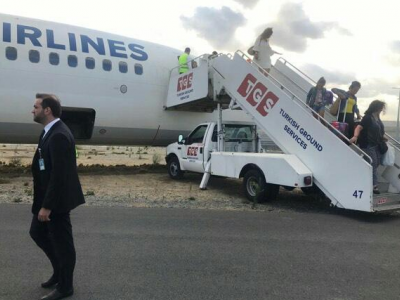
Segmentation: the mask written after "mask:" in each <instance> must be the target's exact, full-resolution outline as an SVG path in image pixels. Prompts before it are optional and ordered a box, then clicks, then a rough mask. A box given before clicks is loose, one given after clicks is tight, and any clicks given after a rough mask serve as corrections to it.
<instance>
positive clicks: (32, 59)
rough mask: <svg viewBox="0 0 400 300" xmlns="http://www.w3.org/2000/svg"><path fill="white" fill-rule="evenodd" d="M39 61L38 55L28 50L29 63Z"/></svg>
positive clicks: (35, 51)
mask: <svg viewBox="0 0 400 300" xmlns="http://www.w3.org/2000/svg"><path fill="white" fill-rule="evenodd" d="M39 60H40V53H39V51H37V50H30V51H29V61H30V62H32V63H35V64H36V63H38V62H39Z"/></svg>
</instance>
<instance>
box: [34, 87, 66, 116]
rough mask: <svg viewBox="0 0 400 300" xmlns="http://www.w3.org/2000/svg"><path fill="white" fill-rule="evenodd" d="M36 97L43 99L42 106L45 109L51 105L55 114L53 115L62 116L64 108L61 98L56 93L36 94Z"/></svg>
mask: <svg viewBox="0 0 400 300" xmlns="http://www.w3.org/2000/svg"><path fill="white" fill-rule="evenodd" d="M36 99H41V100H42V107H43V109H45V108H47V107H49V108H50V109H51V112H52V114H53V117H55V118H59V117H61V113H62V109H61V103H60V100H59V99H58V97H57V96H56V95H52V94H40V93H38V94H36Z"/></svg>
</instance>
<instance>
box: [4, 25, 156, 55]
mask: <svg viewBox="0 0 400 300" xmlns="http://www.w3.org/2000/svg"><path fill="white" fill-rule="evenodd" d="M15 38H16V40H15ZM57 39H58V40H57ZM61 39H62V40H68V43H65V44H62V43H60V42H59V40H61ZM43 40H44V41H43ZM15 41H16V42H17V43H18V44H21V45H25V44H26V42H27V41H30V42H31V43H32V45H33V46H35V47H47V48H50V49H57V50H68V51H74V52H77V51H78V50H79V51H82V52H83V53H89V51H96V52H97V53H98V54H100V55H106V45H107V46H108V50H109V55H110V56H112V57H118V58H128V55H129V57H130V58H132V59H135V60H138V61H145V60H147V59H148V55H147V53H146V52H145V51H144V50H143V49H144V47H143V46H141V45H139V44H133V43H131V44H128V45H125V43H124V42H122V41H116V40H111V39H107V40H106V41H105V40H104V39H103V38H99V37H96V38H92V37H89V36H87V35H84V34H79V35H78V34H75V33H71V32H68V36H60V35H57V34H55V32H54V30H52V29H46V30H45V33H44V34H43V32H42V30H41V29H39V28H36V27H32V26H26V25H20V24H17V25H16V26H15V27H14V26H12V24H11V23H6V22H4V23H3V42H5V43H12V42H15ZM78 41H80V43H78ZM78 45H79V49H78ZM90 49H92V50H90ZM129 50H130V51H129ZM128 51H129V52H128Z"/></svg>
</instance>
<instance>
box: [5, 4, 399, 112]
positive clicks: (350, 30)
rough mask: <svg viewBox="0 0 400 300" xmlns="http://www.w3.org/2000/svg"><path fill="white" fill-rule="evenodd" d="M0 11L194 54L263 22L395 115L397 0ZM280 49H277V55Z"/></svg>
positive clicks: (327, 73) (223, 46)
mask: <svg viewBox="0 0 400 300" xmlns="http://www.w3.org/2000/svg"><path fill="white" fill-rule="evenodd" d="M0 4H1V5H0V12H1V13H6V14H12V15H19V16H24V17H32V18H38V19H44V20H49V21H57V22H61V23H66V24H72V25H77V26H83V27H87V28H92V29H97V30H101V31H107V32H112V33H116V34H119V35H124V36H129V37H133V38H137V39H142V40H146V41H151V42H156V43H161V44H165V45H168V46H171V47H174V48H177V49H184V47H186V46H190V47H191V48H192V51H193V52H194V54H198V55H200V54H203V53H210V52H211V51H213V50H217V51H218V52H231V53H233V52H234V51H235V50H237V49H241V50H246V49H247V48H248V47H249V46H251V45H252V44H253V43H254V40H255V39H256V37H257V35H259V34H260V33H261V32H262V30H263V29H264V28H266V27H273V28H274V35H273V36H272V38H271V45H272V47H273V48H274V49H275V50H277V51H278V52H281V53H283V57H284V58H285V59H286V60H288V61H289V62H291V63H293V64H294V65H296V66H297V67H298V68H300V69H301V70H303V71H304V72H305V73H306V74H308V75H309V76H310V77H311V78H313V79H315V80H316V79H318V78H319V77H320V76H324V77H325V78H326V79H327V81H328V84H327V87H328V88H331V87H342V88H344V89H346V88H347V87H348V85H349V83H350V82H351V81H353V80H358V81H360V82H361V83H362V89H361V91H360V92H359V95H358V96H359V101H360V108H361V111H362V112H363V111H365V109H366V108H367V107H368V103H369V102H370V101H371V100H374V99H381V100H385V101H386V102H387V104H388V107H387V112H386V114H385V115H384V116H383V117H384V119H386V120H395V119H397V109H398V103H399V100H398V99H399V90H395V89H393V87H398V88H400V30H399V24H400V1H398V0H379V1H378V0H369V1H355V0H353V1H350V0H323V1H321V0H303V1H284V0H198V1H194V0H186V1H183V0H168V1H162V0H157V1H154V0H147V1H137V0H130V1H128V0H113V1H98V0H96V1H94V0H79V1H78V0H69V1H54V0H51V1H49V0H36V1H31V0H13V1H6V0H0ZM277 58H278V56H274V59H277Z"/></svg>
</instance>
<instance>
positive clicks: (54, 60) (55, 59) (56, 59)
mask: <svg viewBox="0 0 400 300" xmlns="http://www.w3.org/2000/svg"><path fill="white" fill-rule="evenodd" d="M49 61H50V64H51V65H53V66H57V65H58V64H59V63H60V56H59V55H58V53H54V52H51V53H50V54H49Z"/></svg>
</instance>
